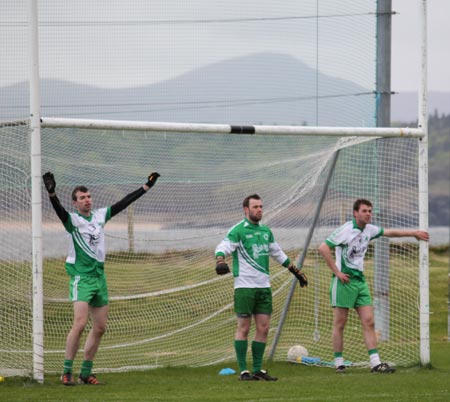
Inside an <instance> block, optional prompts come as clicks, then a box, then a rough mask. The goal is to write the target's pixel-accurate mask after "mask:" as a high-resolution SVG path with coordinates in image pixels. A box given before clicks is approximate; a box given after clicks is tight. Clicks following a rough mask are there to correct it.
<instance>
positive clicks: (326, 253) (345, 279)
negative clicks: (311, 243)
mask: <svg viewBox="0 0 450 402" xmlns="http://www.w3.org/2000/svg"><path fill="white" fill-rule="evenodd" d="M319 252H320V254H322V257H323V259H324V260H325V262H326V263H327V265H328V267H329V268H330V269H331V271H332V272H333V274H334V275H335V276H336V277H337V278H338V279H339V280H340V281H341V282H342V283H349V282H350V279H349V276H348V275H347V274H344V273H343V272H341V271H339V268H338V267H337V266H336V263H335V262H334V258H333V253H332V252H331V248H330V246H329V245H328V244H327V243H322V244H321V245H320V247H319Z"/></svg>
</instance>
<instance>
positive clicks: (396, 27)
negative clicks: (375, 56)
mask: <svg viewBox="0 0 450 402" xmlns="http://www.w3.org/2000/svg"><path fill="white" fill-rule="evenodd" d="M420 1H422V0H392V10H393V11H396V12H397V13H398V14H397V15H394V16H393V17H392V82H391V85H392V90H393V91H398V92H405V91H416V90H418V88H419V79H420V45H419V43H420V42H419V41H420V36H421V26H420V19H419V15H418V8H419V7H417V6H416V5H417V4H419V3H420ZM427 9H428V89H429V90H430V91H445V92H450V21H449V20H450V0H428V2H427Z"/></svg>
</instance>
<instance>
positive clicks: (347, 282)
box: [319, 199, 429, 373]
mask: <svg viewBox="0 0 450 402" xmlns="http://www.w3.org/2000/svg"><path fill="white" fill-rule="evenodd" d="M371 219H372V203H371V202H370V201H368V200H365V199H358V200H356V201H355V203H354V204H353V220H351V221H349V222H347V223H345V224H344V225H342V226H341V227H339V228H338V229H336V230H335V231H334V232H333V233H332V234H331V236H329V237H328V238H327V239H326V240H325V242H324V243H322V244H321V245H320V247H319V251H320V253H321V254H322V256H323V258H324V259H325V262H326V263H327V265H328V266H329V268H330V269H331V271H332V272H333V277H332V280H331V286H330V299H331V306H332V307H333V315H334V319H333V349H334V360H335V366H336V372H337V373H344V372H345V365H344V358H343V355H342V352H343V348H344V328H345V324H346V323H347V317H348V311H349V309H350V308H354V309H355V310H356V312H357V314H358V316H359V319H360V321H361V326H362V329H363V336H364V341H365V343H366V347H367V350H368V352H369V358H370V365H371V367H372V369H371V371H372V372H373V373H393V372H394V371H395V369H394V368H392V367H390V366H389V365H388V364H387V363H382V362H381V360H380V356H379V354H378V350H377V337H376V333H375V321H374V313H373V307H372V298H371V296H370V290H369V286H368V285H367V283H366V280H365V277H364V273H363V271H364V256H365V254H366V251H367V247H368V246H369V242H370V241H371V240H372V239H376V238H378V237H380V236H387V237H415V238H416V239H417V240H424V241H428V239H429V236H428V233H427V232H425V231H422V230H397V229H383V228H381V227H378V226H375V225H372V224H370V221H371ZM332 248H334V249H335V254H336V261H334V259H333V255H332V253H331V249H332Z"/></svg>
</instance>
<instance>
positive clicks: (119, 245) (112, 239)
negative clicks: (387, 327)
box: [0, 223, 450, 261]
mask: <svg viewBox="0 0 450 402" xmlns="http://www.w3.org/2000/svg"><path fill="white" fill-rule="evenodd" d="M2 226H3V225H2ZM228 229H229V228H220V227H214V228H203V229H198V228H195V229H161V228H158V227H155V226H152V225H143V224H139V225H136V226H135V227H134V238H133V240H132V241H130V239H129V237H128V227H127V226H126V225H125V224H114V223H110V224H108V225H106V227H105V236H106V250H107V253H108V252H114V251H116V252H117V251H129V250H130V247H131V248H132V249H133V250H134V251H135V252H147V253H164V252H170V251H183V250H189V249H201V248H203V249H207V248H210V249H214V248H215V246H216V245H217V244H218V243H219V242H220V241H221V240H222V239H223V237H224V236H225V234H226V233H227V231H228ZM334 229H335V228H331V227H330V228H327V227H321V228H318V229H316V230H315V232H314V235H313V236H312V238H311V242H310V245H309V247H318V245H319V244H321V243H322V242H323V241H324V239H325V238H326V237H328V235H330V234H331V233H332V231H333V230H334ZM272 231H273V233H274V235H275V239H276V241H277V242H278V243H279V244H280V246H281V247H282V248H283V249H284V250H285V251H289V250H292V249H299V248H303V247H304V245H305V241H306V238H307V235H308V229H307V228H305V229H303V228H300V229H285V228H283V229H279V228H273V227H272ZM429 232H430V246H431V247H437V246H445V245H448V244H449V243H450V228H449V227H446V226H433V227H430V228H429ZM42 235H43V253H44V258H59V257H65V256H66V255H67V251H68V244H69V238H68V235H67V234H66V232H65V231H64V228H63V226H62V225H60V224H59V223H58V224H51V225H44V228H43V231H42ZM390 240H391V241H392V242H393V243H417V240H415V239H413V238H404V237H400V238H391V239H390ZM375 241H376V240H375ZM0 249H1V260H4V261H5V260H8V261H24V260H25V261H27V260H29V261H31V255H32V248H31V228H30V227H29V226H22V227H20V226H14V227H9V228H8V230H1V231H0ZM211 258H212V257H211Z"/></svg>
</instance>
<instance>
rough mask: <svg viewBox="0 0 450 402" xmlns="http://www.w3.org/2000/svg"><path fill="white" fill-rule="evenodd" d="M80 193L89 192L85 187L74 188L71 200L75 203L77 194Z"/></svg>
mask: <svg viewBox="0 0 450 402" xmlns="http://www.w3.org/2000/svg"><path fill="white" fill-rule="evenodd" d="M79 191H80V192H82V193H87V192H89V190H88V189H87V187H85V186H76V187H75V188H74V189H73V191H72V200H73V201H76V200H77V193H78V192H79Z"/></svg>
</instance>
